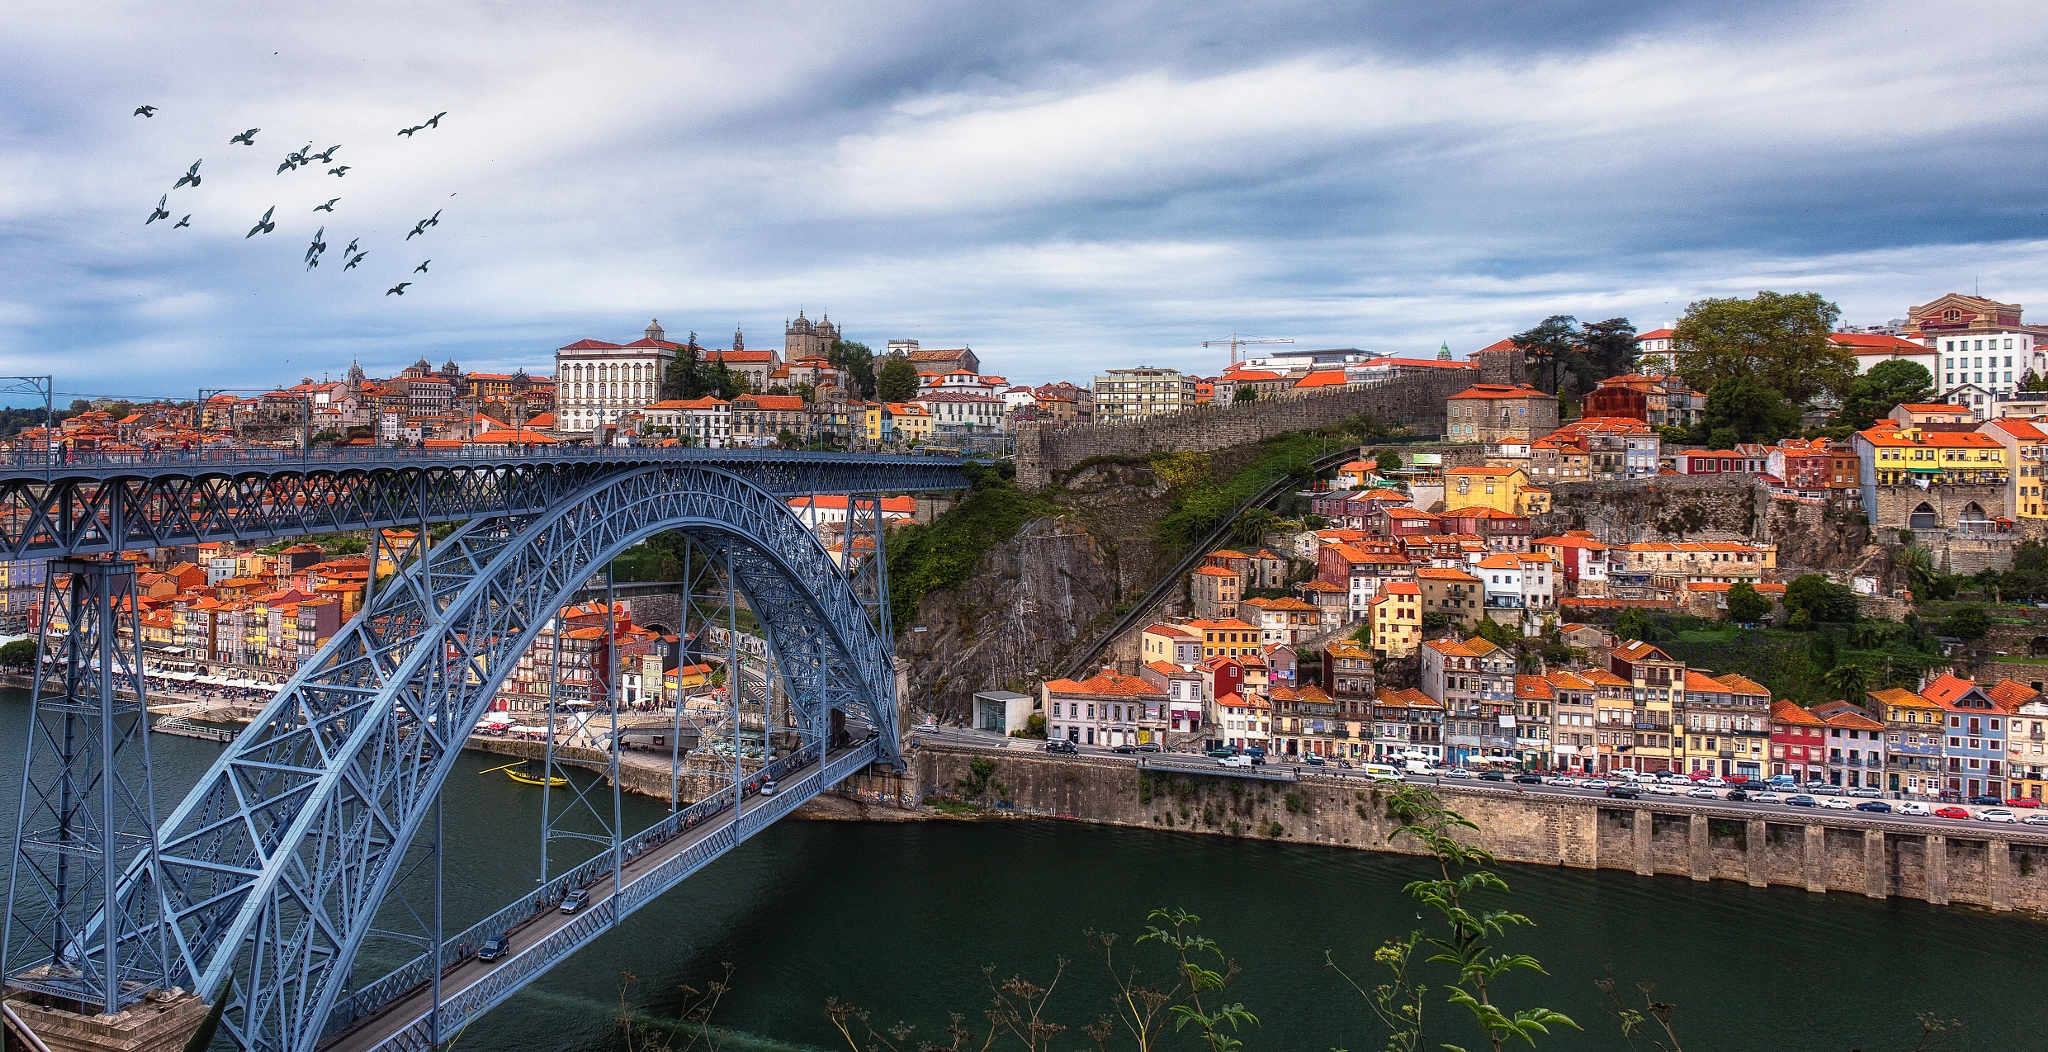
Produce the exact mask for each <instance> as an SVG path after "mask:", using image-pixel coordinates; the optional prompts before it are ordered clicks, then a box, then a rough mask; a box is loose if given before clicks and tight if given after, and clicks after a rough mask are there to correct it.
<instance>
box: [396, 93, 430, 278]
mask: <svg viewBox="0 0 2048 1052" xmlns="http://www.w3.org/2000/svg"><path fill="white" fill-rule="evenodd" d="M424 127H426V125H424V124H415V125H413V126H412V127H410V128H400V129H398V134H400V135H403V136H405V137H406V138H408V139H410V138H412V133H413V132H416V131H419V130H420V129H421V128H424ZM401 295H403V293H401Z"/></svg>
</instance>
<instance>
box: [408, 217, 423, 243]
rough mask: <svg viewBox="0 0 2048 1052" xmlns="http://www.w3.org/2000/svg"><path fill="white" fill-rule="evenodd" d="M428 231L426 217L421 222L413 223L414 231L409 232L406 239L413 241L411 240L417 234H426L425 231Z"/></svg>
mask: <svg viewBox="0 0 2048 1052" xmlns="http://www.w3.org/2000/svg"><path fill="white" fill-rule="evenodd" d="M426 232H427V221H426V220H424V219H422V220H420V221H419V222H417V223H414V224H413V225H412V232H411V233H409V234H407V235H405V239H406V240H407V241H411V240H412V239H413V238H414V237H415V236H417V235H419V234H424V233H426Z"/></svg>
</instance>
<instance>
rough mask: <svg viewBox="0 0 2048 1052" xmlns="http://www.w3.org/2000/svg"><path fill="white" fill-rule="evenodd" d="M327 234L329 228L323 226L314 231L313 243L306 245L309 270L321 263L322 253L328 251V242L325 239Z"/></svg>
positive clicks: (307, 267)
mask: <svg viewBox="0 0 2048 1052" xmlns="http://www.w3.org/2000/svg"><path fill="white" fill-rule="evenodd" d="M326 236H327V228H326V227H324V226H323V227H321V228H320V229H319V230H318V231H316V232H314V234H313V243H312V244H311V245H308V246H306V269H307V270H311V269H313V268H314V267H317V266H319V265H320V253H322V252H325V251H327V242H326V241H325V240H324V239H325V238H326Z"/></svg>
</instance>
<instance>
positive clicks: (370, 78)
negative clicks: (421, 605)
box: [0, 0, 2048, 402]
mask: <svg viewBox="0 0 2048 1052" xmlns="http://www.w3.org/2000/svg"><path fill="white" fill-rule="evenodd" d="M1939 10H1940V16H1939V17H1930V13H1931V11H1932V9H1931V8H1930V5H1927V4H1924V3H1918V4H1907V3H1890V4H1887V3H1854V4H1850V3H1815V2H1786V0H1772V2H1758V3H1745V2H1738V0H1718V2H1713V3H1698V4H1691V3H1667V4H1655V3H1644V2H1641V0H1611V2H1610V0H1541V2H1539V0H1470V2H1458V0H1439V2H1437V3H1431V4H1416V3H1412V2H1399V3H1364V2H1358V0H1352V2H1344V3H1318V2H1304V0H1267V2H1264V3H1259V4H1250V3H1237V4H1216V3H1208V2H1205V0H1176V2H1173V3H1141V2H1104V3H1094V4H1074V3H1039V2H1032V0H1010V2H1008V3H1003V4H969V3H957V2H956V3H918V2H876V3H837V4H827V3H788V2H777V0H755V2H751V3H747V4H706V3H690V2H673V0H669V2H648V3H639V2H631V0H625V2H621V0H607V2H603V3H575V2H566V0H556V2H549V3H512V2H505V0H492V2H483V0H436V2H434V3H431V4H421V3H418V2H416V0H407V2H404V3H389V4H379V3H346V2H332V3H323V4H276V3H273V2H263V3H254V2H251V3H205V2H195V3H190V4H182V5H171V6H166V5H162V4H139V3H137V4H126V3H94V4H86V5H69V4H45V5H26V4H16V5H11V6H10V7H9V8H8V9H7V11H6V12H5V13H4V14H0V97H4V98H6V99H7V100H8V103H7V104H6V105H5V106H0V371H6V372H13V373H24V374H44V373H50V374H54V375H55V376H56V388H57V390H59V391H60V392H66V393H67V394H66V395H60V397H59V401H60V402H62V401H66V400H67V399H68V397H70V396H78V395H109V396H121V397H139V396H159V395H173V396H178V395H182V396H186V397H189V396H191V394H193V393H194V392H195V391H197V390H198V389H200V388H235V387H249V388H263V387H269V386H272V385H276V384H279V383H290V382H295V381H296V380H297V379H299V378H300V377H302V376H311V377H315V378H318V377H321V376H324V375H333V376H335V377H339V376H340V375H341V374H342V373H343V372H344V371H345V370H346V369H347V368H348V365H349V363H350V362H351V361H359V362H361V363H362V365H363V366H364V368H365V369H366V370H368V371H369V372H370V373H371V374H372V375H388V374H390V373H392V372H394V371H396V370H398V369H400V368H403V367H404V366H405V365H407V364H410V363H411V362H412V361H414V360H415V359H418V358H421V357H425V358H427V359H429V360H431V361H432V362H433V363H434V364H436V365H438V364H440V363H441V362H442V361H444V360H446V359H449V358H453V359H455V360H456V361H458V362H459V363H461V364H462V365H463V367H464V368H467V369H472V370H485V371H509V370H511V369H512V368H515V367H524V368H526V369H528V370H529V371H535V372H548V371H550V370H551V369H552V360H553V358H552V355H553V349H554V348H555V347H557V346H560V345H562V344H565V343H568V342H571V341H574V340H577V339H580V338H584V337H591V338H596V339H606V340H615V341H622V342H623V341H626V340H630V339H634V338H637V337H638V335H639V334H640V331H641V330H642V329H643V328H645V327H646V325H647V324H648V322H649V320H650V319H652V318H659V319H660V321H661V324H662V326H663V327H664V328H665V329H666V330H667V332H668V334H669V335H670V337H671V338H680V337H681V336H683V335H684V334H685V333H687V332H690V331H695V332H697V333H698V334H699V336H700V339H701V340H703V341H704V343H705V344H706V345H707V346H716V347H724V346H728V345H729V344H730V340H731V336H732V332H733V330H734V329H735V328H741V329H744V330H745V333H746V340H747V343H748V345H749V346H753V347H764V346H777V347H779V346H780V344H781V326H782V325H783V323H784V321H785V319H787V318H790V317H793V316H794V315H795V314H796V313H797V312H798V311H799V310H802V311H804V312H805V313H806V314H807V315H808V316H809V317H811V318H814V319H815V318H817V317H819V316H820V315H821V314H829V315H830V317H831V319H832V320H833V321H834V322H836V323H838V324H839V325H840V326H841V327H842V328H843V329H844V330H845V333H846V335H847V337H848V338H851V339H858V340H862V341H864V342H866V343H868V344H870V345H871V346H873V347H875V348H876V349H878V350H879V349H880V348H881V347H882V346H883V344H884V343H885V342H886V341H888V340H891V339H902V338H908V339H917V340H920V341H922V343H923V345H924V346H926V347H958V346H963V345H966V346H972V347H973V348H974V349H975V351H976V353H977V356H978V357H979V358H980V360H981V361H982V363H983V367H984V369H987V370H990V371H995V372H1001V373H1002V374H1003V375H1005V376H1007V377H1009V378H1010V379H1012V380H1016V381H1020V382H1031V383H1039V382H1046V381H1052V380H1059V379H1068V380H1074V381H1076V382H1082V383H1085V382H1087V380H1088V379H1089V378H1090V377H1091V376H1092V375H1093V374H1094V372H1095V371H1097V370H1099V369H1101V368H1104V367H1108V366H1116V365H1155V366H1175V367H1180V368H1183V369H1187V370H1190V371H1194V372H1199V373H1204V374H1213V373H1214V372H1217V371H1219V370H1220V369H1221V367H1222V365H1223V364H1224V361H1225V359H1224V353H1225V352H1223V351H1222V350H1220V349H1207V350H1205V349H1203V348H1202V347H1201V343H1202V341H1204V340H1213V339H1217V338H1221V337H1224V336H1226V335H1228V334H1230V333H1233V332H1238V333H1249V334H1256V335H1259V336H1265V337H1274V338H1291V339H1293V340H1295V341H1296V344H1297V346H1298V347H1302V348H1308V347H1358V348H1363V349H1367V350H1371V351H1375V352H1379V353H1390V354H1428V353H1432V352H1434V351H1435V349H1436V348H1437V346H1438V345H1439V344H1441V343H1448V344H1449V346H1450V347H1451V349H1452V350H1453V351H1454V352H1455V353H1457V354H1459V355H1460V356H1462V355H1463V354H1465V353H1467V352H1469V351H1471V350H1473V349H1475V348H1477V347H1481V346H1484V345H1486V344H1488V343H1491V342H1493V341H1494V340H1497V339H1500V338H1501V337H1503V336H1507V335H1510V334H1512V333H1514V332H1517V331H1520V330H1522V329H1526V328H1528V327H1530V326H1532V325H1534V324H1535V323H1537V322H1539V321H1541V320H1542V319H1543V318H1544V317H1546V316H1548V315H1551V314H1571V315H1575V316H1577V317H1579V318H1580V319H1582V320H1589V321H1590V320H1597V319H1604V318H1609V317H1617V316H1622V317H1627V318H1629V319H1630V320H1632V321H1633V322H1635V324H1636V325H1637V326H1638V327H1639V328H1641V329H1650V328H1653V327H1657V326H1660V325H1665V324H1668V323H1670V322H1671V321H1672V320H1673V319H1675V318H1677V317H1678V316H1679V315H1680V314H1682V313H1683V312H1684V310H1685V305H1686V304H1687V303H1688V302H1690V301H1693V300H1696V299H1701V298H1705V297H1710V296H1746V295H1750V294H1753V293H1754V292H1756V291H1758V290H1760V289H1771V290H1775V291H1780V292H1796V291H1816V292H1820V293H1821V294H1823V295H1825V296H1826V297H1828V298H1829V299H1831V300H1832V301H1834V302H1835V303H1837V304H1839V305H1840V306H1841V309H1842V313H1843V320H1844V322H1845V323H1847V324H1856V325H1863V324H1877V323H1882V322H1884V321H1886V320H1888V319H1892V318H1899V317H1903V316H1904V315H1905V313H1906V309H1907V308H1908V307H1909V306H1911V305H1913V304H1917V303H1924V302H1927V301H1929V300H1931V299H1933V298H1935V297H1936V296H1939V295H1941V294H1943V293H1945V292H1951V291H1960V292H1970V291H1972V290H1976V291H1979V292H1980V293H1981V294H1982V295H1985V296H1989V297H1992V298H1995V299H1999V300H2002V301H2007V302H2019V303H2023V304H2027V303H2033V304H2039V308H2038V310H2039V311H2040V312H2042V314H2043V316H2044V317H2048V302H2043V301H2044V300H2048V295H2044V293H2048V276H2044V271H2043V266H2042V264H2043V262H2044V259H2048V193H2044V192H2043V191H2044V189H2048V187H2044V186H2043V183H2044V182H2048V164H2043V163H2042V161H2043V144H2042V132H2041V129H2042V127H2044V120H2043V118H2044V116H2048V113H2044V111H2048V90H2043V89H2044V87H2048V84H2044V80H2048V65H2044V64H2043V63H2041V62H2039V61H2038V56H2039V54H2040V53H2041V52H2042V51H2043V49H2044V45H2048V19H2042V18H2041V17H2039V9H2038V6H2037V5H2033V4H2029V3H1967V2H1951V3H1947V4H1943V5H1940V6H1939ZM143 104H150V105H154V106H157V107H158V110H157V111H156V114H155V116H153V117H147V118H145V117H139V116H135V115H133V110H134V108H135V107H136V106H138V105H143ZM443 111H445V112H446V114H447V115H446V116H445V117H443V118H442V119H441V121H440V123H439V125H438V126H437V127H434V128H428V129H424V130H422V131H419V132H417V133H416V134H414V135H412V136H410V137H406V136H401V135H398V134H396V132H397V130H398V129H400V128H405V127H410V126H412V125H416V124H419V123H421V122H423V121H425V120H426V119H427V118H429V117H432V116H434V115H435V114H436V113H440V112H443ZM249 128H259V129H261V130H260V131H259V132H258V133H257V134H256V136H255V144H254V145H253V146H242V145H230V144H229V142H228V139H229V138H230V136H232V135H234V134H236V133H238V132H241V131H243V130H245V129H249ZM308 144H310V145H311V147H312V148H313V149H314V150H315V151H319V150H324V149H325V148H326V147H328V146H330V145H334V144H340V146H341V148H340V149H339V150H337V151H335V152H334V155H333V160H332V162H331V163H327V164H314V165H311V166H307V167H303V168H301V169H299V170H296V171H286V172H283V173H279V172H278V171H277V166H278V165H279V163H280V162H281V161H283V160H284V159H285V157H286V155H287V154H289V153H291V152H293V151H295V150H298V149H300V148H301V147H302V146H305V145H308ZM195 160H198V161H201V162H202V163H201V168H200V176H201V184H200V185H199V186H198V187H189V186H188V187H183V188H178V189H173V188H172V184H173V183H174V182H175V181H176V180H177V178H178V176H180V175H182V174H184V173H185V172H186V170H187V169H188V167H189V166H190V165H191V163H192V162H193V161H195ZM344 164H345V165H347V166H348V170H347V171H346V172H345V173H343V174H341V175H331V174H329V172H328V169H330V168H333V167H338V166H340V165H344ZM160 195H168V201H167V202H166V205H165V207H166V209H167V210H168V211H169V212H170V213H171V216H172V218H171V219H166V220H158V221H156V222H154V223H147V224H145V222H144V220H145V218H146V217H148V216H149V215H150V214H151V212H152V211H153V209H154V206H155V205H156V203H157V200H158V198H159V196H160ZM336 197H338V198H339V199H340V200H339V201H336V202H335V203H334V206H333V210H332V212H331V213H330V212H315V211H313V208H314V206H315V205H318V204H321V203H322V202H325V201H327V200H328V199H329V198H336ZM273 207H274V208H275V209H276V211H275V213H274V214H273V222H274V224H275V229H274V230H273V231H271V232H268V233H257V234H255V235H253V236H249V231H250V229H251V227H252V226H253V225H254V224H255V223H256V221H257V220H258V218H259V217H260V216H262V215H263V214H264V212H265V210H266V209H269V208H273ZM436 212H438V213H439V217H440V221H439V223H438V224H437V225H434V226H431V227H427V228H425V231H424V233H423V234H421V235H418V236H414V237H411V238H408V237H407V236H406V235H407V234H408V232H409V231H410V230H411V229H412V228H413V226H414V224H415V223H417V222H418V221H420V220H422V219H425V218H427V217H428V216H430V215H432V214H434V213H436ZM187 215H189V216H190V217H191V221H190V225H189V226H186V227H182V228H174V227H173V224H174V223H175V222H176V221H177V220H178V219H180V218H182V217H184V216H187ZM321 228H324V230H325V233H324V236H323V238H322V240H323V241H324V242H325V243H326V244H327V246H328V250H327V251H326V252H325V253H324V254H323V255H321V256H320V257H319V266H317V267H315V268H311V269H309V268H307V267H306V265H305V262H304V261H305V255H306V252H307V249H308V247H309V245H310V244H311V242H312V241H313V239H314V236H315V233H316V231H317V230H320V229H321ZM351 240H354V241H356V242H358V244H359V248H358V251H366V252H367V255H366V256H364V258H363V260H362V262H361V263H360V264H359V265H358V266H357V267H356V268H354V269H352V270H344V269H343V266H344V262H345V260H344V258H343V255H342V252H343V248H344V246H345V245H346V244H348V243H349V242H350V241H351ZM427 261H431V262H428V266H427V270H426V272H424V273H416V272H415V269H414V268H415V267H417V266H418V265H419V264H421V263H422V262H427ZM402 281H409V282H411V284H410V285H409V286H408V287H407V288H406V290H405V292H404V294H403V295H390V294H387V291H386V290H387V289H389V288H391V287H393V286H396V285H397V284H398V283H399V282H402Z"/></svg>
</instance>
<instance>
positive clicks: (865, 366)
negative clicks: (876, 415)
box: [825, 340, 875, 401]
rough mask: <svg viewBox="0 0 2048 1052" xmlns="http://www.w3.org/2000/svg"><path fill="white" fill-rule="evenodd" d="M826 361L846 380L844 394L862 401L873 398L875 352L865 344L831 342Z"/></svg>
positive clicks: (849, 341) (848, 341) (844, 341)
mask: <svg viewBox="0 0 2048 1052" xmlns="http://www.w3.org/2000/svg"><path fill="white" fill-rule="evenodd" d="M825 357H826V359H827V360H828V361H830V362H831V363H832V367H833V368H835V369H838V370H839V374H840V375H841V376H844V377H845V378H846V393H847V394H850V395H852V396H853V397H855V398H859V399H862V400H863V401H872V400H873V399H874V397H875V352H874V351H872V350H870V349H868V345H867V344H865V343H856V342H854V341H852V340H833V341H832V347H831V349H830V350H829V351H827V352H826V355H825Z"/></svg>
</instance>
